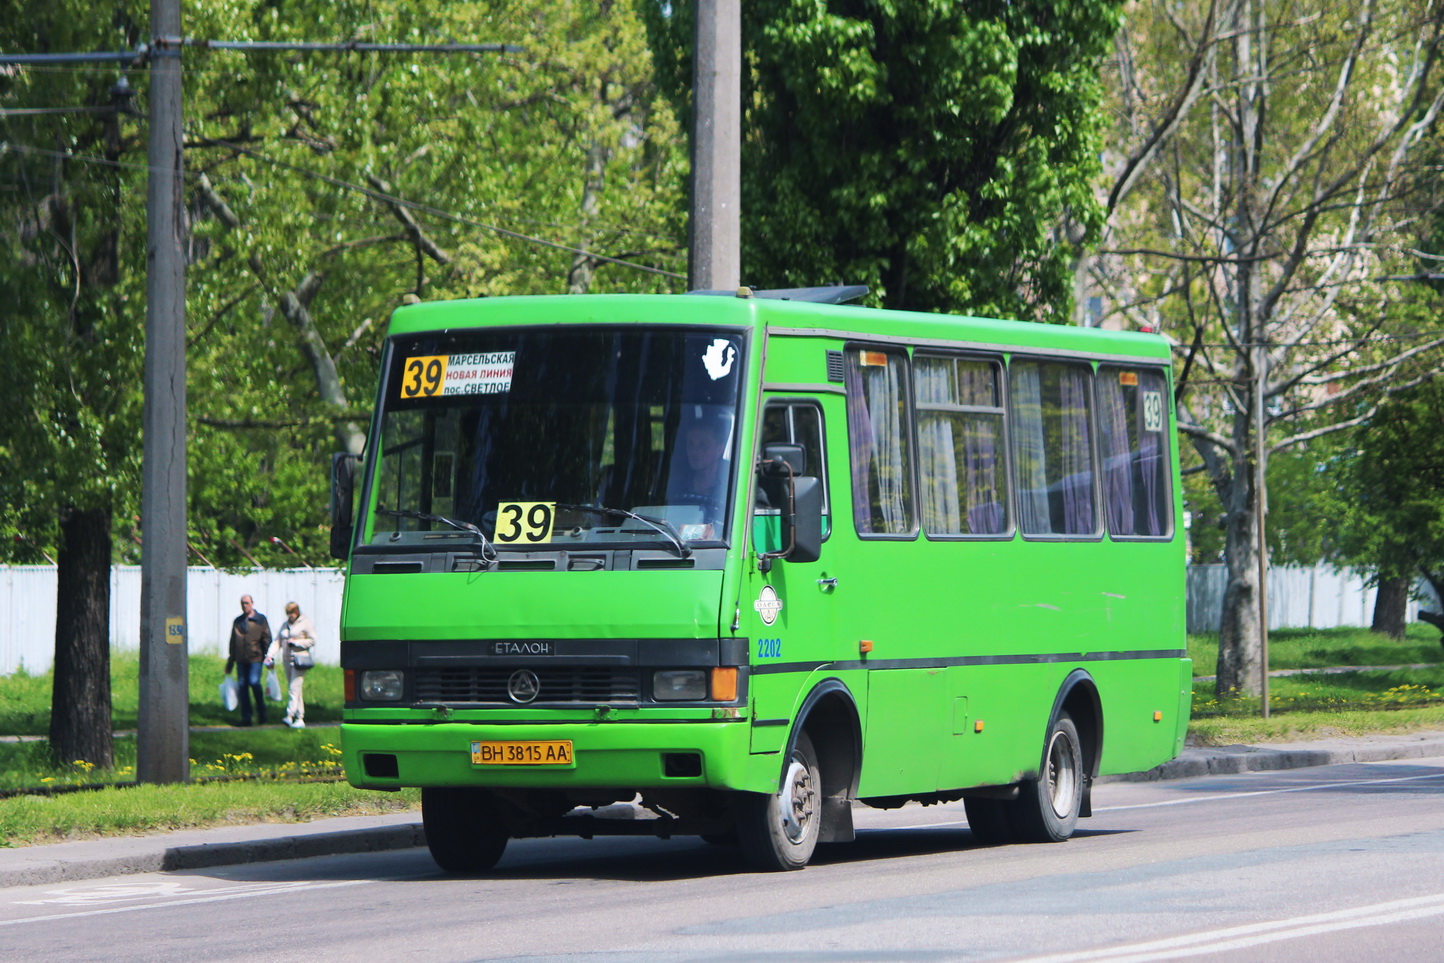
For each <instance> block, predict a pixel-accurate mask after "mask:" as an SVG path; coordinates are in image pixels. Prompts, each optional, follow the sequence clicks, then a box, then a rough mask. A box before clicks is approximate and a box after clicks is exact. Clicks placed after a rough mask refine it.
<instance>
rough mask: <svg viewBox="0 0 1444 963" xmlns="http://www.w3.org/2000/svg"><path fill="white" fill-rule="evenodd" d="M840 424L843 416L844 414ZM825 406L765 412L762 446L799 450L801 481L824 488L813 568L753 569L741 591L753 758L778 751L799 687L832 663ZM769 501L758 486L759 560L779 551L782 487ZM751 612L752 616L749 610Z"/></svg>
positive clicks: (755, 533) (755, 537)
mask: <svg viewBox="0 0 1444 963" xmlns="http://www.w3.org/2000/svg"><path fill="white" fill-rule="evenodd" d="M839 417H840V414H839ZM824 427H825V424H824V413H823V408H822V405H821V404H820V403H819V402H818V401H817V400H815V399H812V398H796V397H788V398H780V399H775V400H771V401H768V402H767V404H766V407H765V408H764V409H763V415H762V425H761V428H760V431H761V434H762V437H761V439H760V441H761V446H760V447H759V450H760V448H761V447H765V446H766V445H768V444H777V443H785V444H794V445H799V446H801V447H802V449H803V451H804V453H805V455H806V465H805V466H804V472H803V473H804V474H805V475H810V476H813V477H816V478H818V479H819V480H821V482H822V515H823V518H822V531H823V538H824V543H823V546H822V552H821V557H820V558H819V559H818V560H817V561H815V562H799V561H792V560H789V559H786V558H777V559H773V560H772V561H771V566H770V568H769V569H768V570H767V571H765V572H764V571H762V570H761V569H762V568H763V567H764V566H765V565H766V563H765V562H764V563H762V564H760V565H754V566H752V567H751V570H750V573H749V577H748V579H747V581H746V583H745V585H746V588H745V589H744V590H743V599H742V604H741V607H742V610H743V618H742V624H743V625H744V626H747V628H746V629H745V631H746V632H747V634H748V635H749V636H750V638H751V640H752V642H751V647H752V651H751V664H752V678H751V682H750V689H751V702H752V751H753V752H781V751H782V750H783V749H784V748H785V746H786V742H787V736H788V733H789V732H790V731H791V729H792V726H793V723H795V722H796V720H795V719H793V718H792V715H793V712H794V710H795V708H796V706H797V703H798V701H799V699H800V698H801V697H802V695H803V693H801V692H800V686H801V685H802V684H803V683H804V682H805V681H806V680H807V678H808V677H809V676H810V675H811V670H812V669H813V668H815V667H817V666H818V665H819V664H823V663H827V662H832V661H835V660H836V659H837V658H838V657H839V656H838V654H837V653H836V652H835V645H836V642H835V640H836V638H837V620H836V615H835V608H836V606H835V603H834V598H833V595H834V587H835V585H836V581H835V579H836V578H837V575H836V572H835V571H834V570H833V566H832V565H831V564H830V561H831V560H830V559H829V554H830V553H829V551H828V546H827V544H826V538H827V535H828V529H829V522H830V519H831V511H832V506H831V502H830V486H829V485H828V477H827V470H828V464H827V450H826V443H825V440H824V439H825V434H824ZM768 487H770V488H772V489H773V493H772V494H771V495H769V494H768V492H767V491H765V490H764V488H763V486H762V485H761V484H758V485H757V489H756V490H757V497H756V504H755V505H754V508H753V520H752V547H753V553H754V557H756V555H757V554H758V553H766V552H773V551H782V550H784V549H785V548H786V546H784V545H782V544H781V538H782V536H781V513H782V506H781V505H780V504H773V502H774V501H776V500H778V497H777V496H778V494H779V492H780V489H781V487H782V486H780V485H770V486H768ZM749 608H750V609H751V611H748V609H749Z"/></svg>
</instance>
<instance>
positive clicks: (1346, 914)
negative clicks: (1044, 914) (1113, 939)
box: [1015, 893, 1444, 963]
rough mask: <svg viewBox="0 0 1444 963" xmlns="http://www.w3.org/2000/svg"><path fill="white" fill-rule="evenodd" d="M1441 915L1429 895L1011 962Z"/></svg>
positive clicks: (1123, 955)
mask: <svg viewBox="0 0 1444 963" xmlns="http://www.w3.org/2000/svg"><path fill="white" fill-rule="evenodd" d="M1441 914H1444V893H1436V894H1434V895H1432V896H1416V897H1412V898H1410V899H1399V900H1391V901H1389V902H1387V903H1374V904H1372V905H1370V906H1356V907H1353V908H1351V909H1343V910H1334V911H1333V912H1330V913H1314V914H1311V915H1309V916H1296V917H1294V918H1293V919H1283V920H1270V921H1269V922H1266V923H1250V924H1247V925H1245V926H1233V927H1229V928H1227V929H1221V930H1207V931H1204V932H1200V933H1190V934H1187V935H1185V936H1173V937H1168V938H1166V939H1161V940H1151V941H1149V942H1147V943H1133V944H1131V945H1130V944H1125V945H1123V946H1111V947H1106V948H1103V949H1096V950H1081V951H1079V952H1076V953H1057V954H1050V955H1047V956H1030V957H1026V958H1024V959H1022V960H1018V961H1015V963H1083V961H1086V960H1108V961H1109V963H1147V961H1150V960H1167V959H1177V958H1179V957H1185V956H1202V955H1204V954H1207V953H1222V952H1224V951H1227V950H1241V949H1248V948H1250V947H1254V946H1260V945H1262V944H1264V943H1277V942H1279V941H1280V940H1294V939H1298V938H1300V937H1303V936H1316V935H1318V934H1320V933H1332V932H1336V931H1338V930H1346V929H1358V928H1360V927H1364V926H1385V925H1387V924H1389V923H1398V922H1401V921H1404V920H1411V919H1421V918H1423V917H1426V916H1439V915H1441Z"/></svg>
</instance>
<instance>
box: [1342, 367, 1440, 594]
mask: <svg viewBox="0 0 1444 963" xmlns="http://www.w3.org/2000/svg"><path fill="white" fill-rule="evenodd" d="M1441 423H1444V385H1441V384H1440V383H1439V382H1438V381H1433V380H1431V381H1426V382H1425V383H1424V384H1422V385H1420V386H1419V387H1417V388H1415V389H1413V390H1411V391H1409V392H1408V393H1406V394H1404V395H1401V396H1399V397H1398V398H1395V399H1392V400H1390V401H1388V402H1386V403H1385V404H1384V405H1383V406H1382V407H1381V408H1380V409H1379V411H1378V413H1377V414H1376V415H1375V416H1374V417H1373V418H1372V419H1371V420H1370V422H1369V424H1368V426H1367V428H1366V429H1364V430H1361V431H1359V432H1358V433H1357V435H1356V437H1355V439H1354V440H1355V444H1356V448H1354V449H1353V450H1352V451H1351V452H1350V455H1351V457H1349V458H1348V459H1347V461H1345V462H1344V463H1343V464H1342V465H1341V466H1340V470H1339V471H1338V472H1337V473H1336V474H1337V475H1338V478H1339V482H1340V484H1341V487H1342V489H1343V494H1344V498H1343V500H1344V502H1345V504H1346V506H1347V513H1346V514H1345V515H1344V516H1343V522H1344V523H1343V525H1342V526H1341V533H1340V548H1339V555H1340V557H1341V558H1343V559H1344V560H1346V561H1349V562H1352V563H1353V564H1355V565H1359V566H1361V567H1367V568H1369V569H1371V570H1373V571H1376V572H1378V573H1379V575H1380V576H1381V577H1383V578H1393V577H1414V576H1416V575H1418V574H1419V572H1420V571H1421V570H1423V571H1426V572H1429V573H1434V574H1436V575H1438V574H1439V573H1444V440H1441V438H1440V432H1439V430H1438V429H1439V425H1440V424H1441Z"/></svg>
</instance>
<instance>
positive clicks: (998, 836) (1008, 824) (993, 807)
mask: <svg viewBox="0 0 1444 963" xmlns="http://www.w3.org/2000/svg"><path fill="white" fill-rule="evenodd" d="M1011 805H1012V802H1011V801H1009V800H1003V799H983V798H981V797H975V796H965V797H964V798H963V809H964V810H965V811H966V812H967V814H968V828H969V829H971V830H972V831H973V839H975V840H977V841H978V842H979V843H980V844H981V845H983V846H1003V845H1006V844H1007V843H1011V842H1013V840H1014V837H1013V823H1012V820H1010V819H1009V818H1008V808H1009V806H1011Z"/></svg>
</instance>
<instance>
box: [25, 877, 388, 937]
mask: <svg viewBox="0 0 1444 963" xmlns="http://www.w3.org/2000/svg"><path fill="white" fill-rule="evenodd" d="M371 882H375V881H374V880H369V879H347V880H340V881H338V882H335V883H307V884H305V885H304V886H296V885H295V884H291V883H284V884H281V885H280V886H277V887H275V888H274V889H270V890H266V891H265V893H276V894H278V895H280V894H289V893H296V892H302V893H309V892H312V891H313V890H318V889H339V888H340V887H343V886H361V885H363V884H365V883H371ZM257 895H264V893H257V891H256V886H255V884H246V885H243V886H242V887H241V889H240V890H229V891H227V892H224V893H216V894H215V895H214V896H194V897H191V898H190V899H177V900H169V901H167V902H164V903H147V904H145V905H144V906H112V907H110V908H109V909H97V910H83V911H81V912H78V913H54V914H51V915H50V916H27V917H24V918H22V919H14V920H0V926H18V925H20V924H21V923H53V922H55V921H56V920H76V919H83V918H85V917H87V916H112V915H114V914H116V913H135V912H139V911H140V910H153V909H166V908H169V907H171V906H192V905H195V904H197V903H220V902H223V901H225V900H233V899H247V898H250V897H254V896H257Z"/></svg>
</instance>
